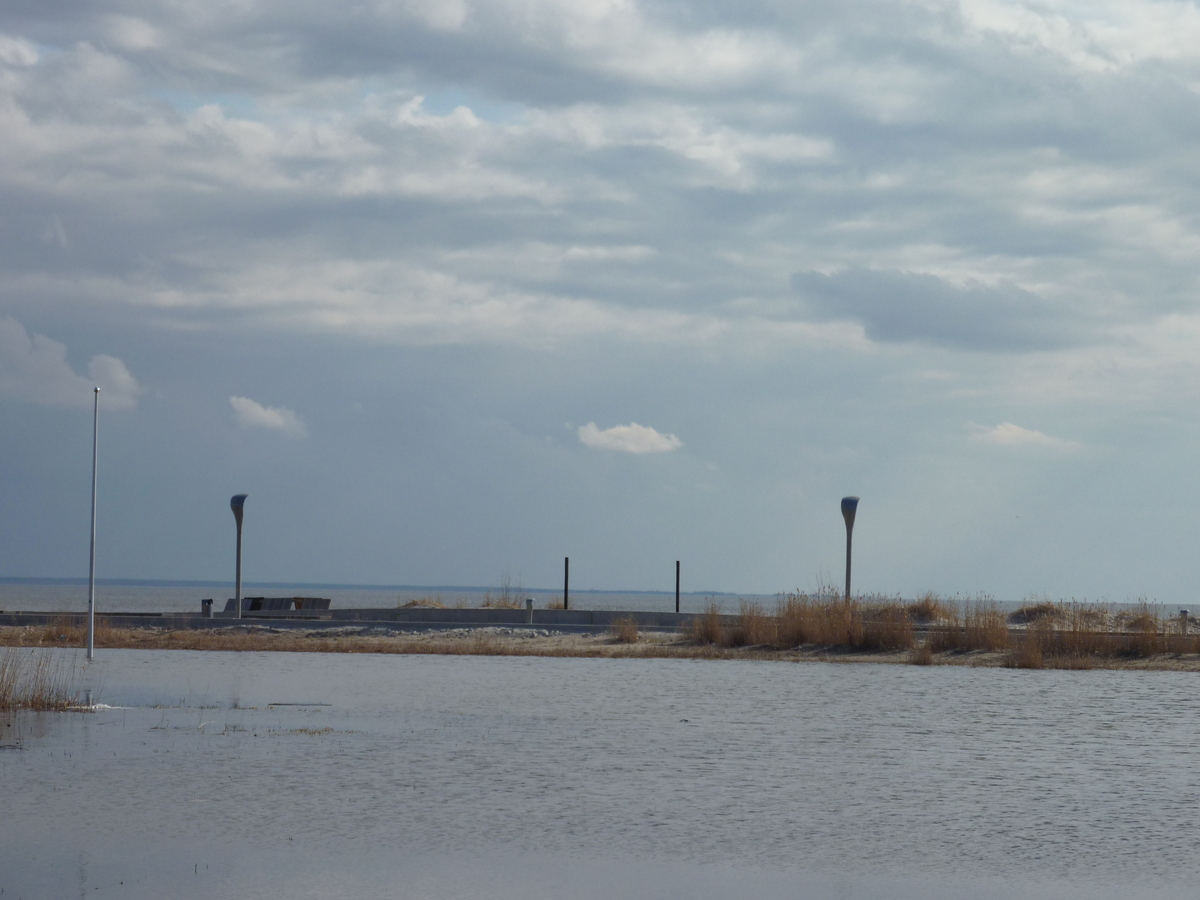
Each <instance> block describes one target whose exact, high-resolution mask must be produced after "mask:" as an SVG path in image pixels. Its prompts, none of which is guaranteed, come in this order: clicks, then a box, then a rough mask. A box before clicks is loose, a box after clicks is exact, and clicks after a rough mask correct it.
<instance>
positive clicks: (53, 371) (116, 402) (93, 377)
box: [0, 316, 142, 409]
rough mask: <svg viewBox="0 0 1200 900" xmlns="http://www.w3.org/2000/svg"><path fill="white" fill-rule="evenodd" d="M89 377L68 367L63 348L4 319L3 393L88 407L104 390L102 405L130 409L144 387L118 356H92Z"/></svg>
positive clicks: (0, 341) (0, 344)
mask: <svg viewBox="0 0 1200 900" xmlns="http://www.w3.org/2000/svg"><path fill="white" fill-rule="evenodd" d="M88 376H89V377H88V378H84V377H83V376H82V375H76V374H75V371H74V370H73V369H72V368H71V365H70V363H68V362H67V348H66V345H65V344H60V343H59V342H58V341H54V340H51V339H50V338H48V337H46V336H45V335H41V334H33V335H30V334H29V332H27V331H26V330H25V326H23V325H22V324H21V323H20V322H18V321H17V320H16V319H13V318H11V317H7V316H5V317H0V394H2V395H4V396H7V397H14V398H16V399H18V400H25V401H27V402H30V403H44V404H46V405H48V406H88V405H90V404H91V403H92V399H93V398H92V389H93V388H97V387H98V388H100V405H101V406H103V407H105V408H106V409H130V408H132V407H134V406H136V405H137V397H138V394H140V393H141V392H142V388H141V387H140V386H139V385H138V383H137V379H136V378H134V377H133V375H132V374H131V373H130V371H129V369H127V368H126V367H125V363H123V362H121V360H119V359H117V358H116V357H115V356H106V355H100V356H93V357H92V360H91V362H90V363H88Z"/></svg>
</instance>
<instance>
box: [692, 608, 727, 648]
mask: <svg viewBox="0 0 1200 900" xmlns="http://www.w3.org/2000/svg"><path fill="white" fill-rule="evenodd" d="M686 633H687V638H688V640H689V641H691V642H692V643H693V644H720V643H721V642H722V639H723V638H724V637H725V628H724V626H723V625H722V624H721V607H719V606H717V604H715V603H710V604H708V608H707V609H706V610H705V611H704V612H703V613H701V614H700V615H698V616H696V617H695V618H693V619H692V621H691V623H690V624H689V625H688V627H687V632H686Z"/></svg>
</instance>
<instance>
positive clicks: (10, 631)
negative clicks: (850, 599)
mask: <svg viewBox="0 0 1200 900" xmlns="http://www.w3.org/2000/svg"><path fill="white" fill-rule="evenodd" d="M82 639H83V635H82V633H81V629H74V628H66V629H64V628H54V627H50V626H21V627H12V626H10V627H0V646H7V647H71V646H74V647H79V646H81V645H82V643H83V640H82ZM96 646H97V647H100V648H105V647H111V648H117V647H121V648H141V649H167V650H232V651H274V652H283V653H406V654H447V655H464V656H547V657H581V658H613V659H708V660H724V659H747V660H762V661H776V662H827V663H877V664H891V665H904V664H908V663H909V662H910V658H911V657H910V653H909V651H906V650H897V651H883V652H871V653H866V652H843V651H840V650H838V649H837V648H830V647H813V646H805V647H798V648H795V649H791V650H773V649H767V648H761V647H737V648H725V647H716V646H711V645H704V644H696V643H693V642H690V641H686V640H683V639H681V638H680V637H679V636H678V635H674V634H659V633H643V634H642V635H640V637H639V640H638V641H637V642H636V643H623V642H620V641H618V640H617V639H616V638H615V637H614V636H613V635H611V634H607V633H605V634H568V633H564V632H556V631H551V630H541V629H527V628H504V627H497V628H457V629H448V630H444V631H416V632H404V631H391V630H386V629H373V628H361V627H355V626H348V627H346V628H324V629H313V630H306V629H275V628H271V627H270V626H261V625H244V626H234V627H230V628H221V629H214V630H166V629H158V628H102V629H99V630H98V632H97V635H96ZM1008 660H1009V654H1008V653H1007V652H1005V651H992V652H988V651H969V652H956V651H950V652H945V653H937V654H934V655H933V659H932V664H933V665H956V666H984V667H996V666H1003V665H1005V664H1006V662H1008ZM1046 667H1047V668H1055V667H1056V666H1055V663H1054V662H1053V661H1051V660H1047V665H1046ZM1057 667H1058V668H1097V669H1124V670H1145V671H1179V672H1197V671H1200V655H1192V654H1187V655H1163V656H1154V657H1149V658H1090V659H1088V660H1086V661H1085V662H1084V663H1079V662H1074V663H1072V664H1069V665H1061V666H1057Z"/></svg>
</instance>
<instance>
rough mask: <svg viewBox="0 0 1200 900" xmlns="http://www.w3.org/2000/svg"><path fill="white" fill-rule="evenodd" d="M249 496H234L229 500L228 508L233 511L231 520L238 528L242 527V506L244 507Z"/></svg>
mask: <svg viewBox="0 0 1200 900" xmlns="http://www.w3.org/2000/svg"><path fill="white" fill-rule="evenodd" d="M249 496H250V495H249V494H234V495H233V496H232V497H230V498H229V508H230V509H232V510H233V518H234V521H236V522H237V523H238V527H239V528H240V527H241V525H242V506H244V505H245V503H246V498H247V497H249Z"/></svg>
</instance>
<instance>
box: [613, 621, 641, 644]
mask: <svg viewBox="0 0 1200 900" xmlns="http://www.w3.org/2000/svg"><path fill="white" fill-rule="evenodd" d="M609 633H610V634H611V635H612V637H613V640H615V641H616V642H617V643H618V644H636V643H637V642H638V638H639V637H640V636H641V635H639V634H638V623H637V619H635V618H634V617H633V616H622V617H621V618H619V619H614V620H613V623H612V626H611V627H610V628H609Z"/></svg>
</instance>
